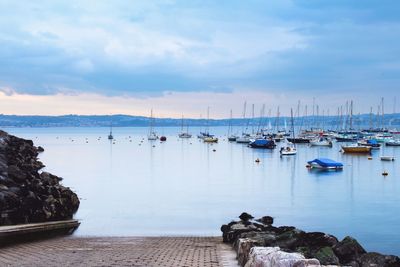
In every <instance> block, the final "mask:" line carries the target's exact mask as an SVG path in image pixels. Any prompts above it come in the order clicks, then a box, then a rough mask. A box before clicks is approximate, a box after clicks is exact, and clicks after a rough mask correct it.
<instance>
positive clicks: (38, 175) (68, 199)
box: [0, 130, 79, 225]
mask: <svg viewBox="0 0 400 267" xmlns="http://www.w3.org/2000/svg"><path fill="white" fill-rule="evenodd" d="M43 151H44V149H43V148H41V147H36V146H34V145H33V142H32V141H31V140H25V139H22V138H18V137H16V136H13V135H9V134H8V133H6V132H4V131H1V130H0V225H15V224H24V223H37V222H48V221H58V220H66V219H72V217H73V214H74V213H75V212H76V211H77V210H78V207H79V198H78V196H77V195H76V194H75V193H74V192H72V190H71V189H70V188H68V187H65V186H63V185H61V184H60V181H61V180H62V178H60V177H58V176H56V175H53V174H51V173H48V172H42V171H41V169H42V168H43V167H44V165H43V163H42V162H40V161H39V160H38V155H39V153H40V152H43Z"/></svg>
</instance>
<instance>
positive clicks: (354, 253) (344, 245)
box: [333, 236, 366, 264]
mask: <svg viewBox="0 0 400 267" xmlns="http://www.w3.org/2000/svg"><path fill="white" fill-rule="evenodd" d="M333 251H334V252H335V254H336V256H337V257H338V258H339V261H340V263H341V264H348V263H350V262H352V261H356V260H357V259H358V258H359V257H360V256H361V255H362V254H365V253H366V251H365V249H364V248H363V247H362V246H361V245H360V244H359V243H358V242H357V240H355V239H354V238H352V237H350V236H346V237H345V238H344V239H343V240H342V241H340V242H338V243H337V244H336V245H334V246H333Z"/></svg>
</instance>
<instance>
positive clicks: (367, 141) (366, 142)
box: [357, 139, 381, 149]
mask: <svg viewBox="0 0 400 267" xmlns="http://www.w3.org/2000/svg"><path fill="white" fill-rule="evenodd" d="M357 144H358V145H361V146H370V147H371V148H372V149H379V148H380V147H381V144H379V143H378V142H377V141H376V140H375V139H363V140H360V141H358V142H357Z"/></svg>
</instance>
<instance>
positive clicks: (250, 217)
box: [239, 212, 254, 222]
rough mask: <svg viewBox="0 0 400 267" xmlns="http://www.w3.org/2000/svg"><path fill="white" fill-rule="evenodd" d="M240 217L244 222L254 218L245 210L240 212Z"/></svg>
mask: <svg viewBox="0 0 400 267" xmlns="http://www.w3.org/2000/svg"><path fill="white" fill-rule="evenodd" d="M239 219H241V220H242V221H244V222H247V221H249V220H252V219H254V217H253V216H251V215H250V214H248V213H247V212H243V213H242V214H240V216H239Z"/></svg>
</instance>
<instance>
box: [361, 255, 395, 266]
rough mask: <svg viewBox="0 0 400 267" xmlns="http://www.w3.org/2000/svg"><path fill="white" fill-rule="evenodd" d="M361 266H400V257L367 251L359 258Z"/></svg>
mask: <svg viewBox="0 0 400 267" xmlns="http://www.w3.org/2000/svg"><path fill="white" fill-rule="evenodd" d="M358 262H359V264H360V267H372V266H374V267H375V266H379V267H399V266H400V258H399V257H397V256H392V255H382V254H379V253H375V252H370V253H365V254H363V255H362V256H361V257H360V258H359V260H358Z"/></svg>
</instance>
